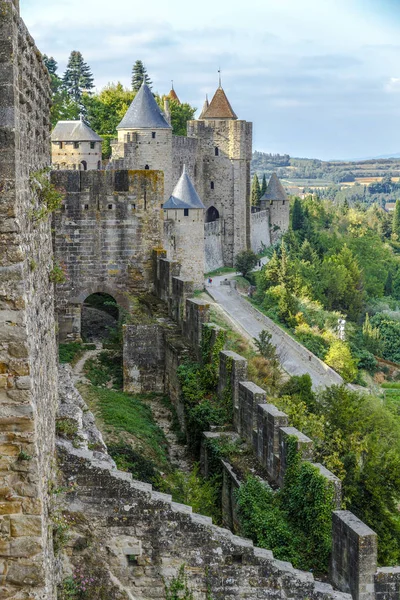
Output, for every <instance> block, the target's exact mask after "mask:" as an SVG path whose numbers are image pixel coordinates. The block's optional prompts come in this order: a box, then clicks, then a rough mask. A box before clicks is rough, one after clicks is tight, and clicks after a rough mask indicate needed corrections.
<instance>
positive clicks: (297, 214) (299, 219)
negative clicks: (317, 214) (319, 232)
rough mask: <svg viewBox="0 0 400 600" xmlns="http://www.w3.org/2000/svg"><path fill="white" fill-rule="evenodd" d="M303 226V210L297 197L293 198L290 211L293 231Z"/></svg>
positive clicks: (299, 229)
mask: <svg viewBox="0 0 400 600" xmlns="http://www.w3.org/2000/svg"><path fill="white" fill-rule="evenodd" d="M303 227H304V212H303V207H302V206H301V202H300V199H299V198H295V199H294V203H293V213H292V229H293V231H301V230H302V229H303Z"/></svg>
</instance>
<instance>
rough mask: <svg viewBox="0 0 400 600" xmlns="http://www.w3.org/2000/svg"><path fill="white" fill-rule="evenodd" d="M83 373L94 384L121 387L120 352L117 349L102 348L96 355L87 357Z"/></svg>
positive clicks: (121, 368)
mask: <svg viewBox="0 0 400 600" xmlns="http://www.w3.org/2000/svg"><path fill="white" fill-rule="evenodd" d="M84 370H85V375H86V377H87V378H88V379H89V381H90V382H91V383H92V384H93V385H95V386H100V387H101V386H107V385H108V384H111V386H112V387H113V388H115V389H120V390H121V389H122V387H123V383H124V382H123V366H122V354H121V351H119V350H103V351H102V352H100V354H99V355H98V356H95V357H94V358H89V359H88V360H87V361H86V363H85V367H84Z"/></svg>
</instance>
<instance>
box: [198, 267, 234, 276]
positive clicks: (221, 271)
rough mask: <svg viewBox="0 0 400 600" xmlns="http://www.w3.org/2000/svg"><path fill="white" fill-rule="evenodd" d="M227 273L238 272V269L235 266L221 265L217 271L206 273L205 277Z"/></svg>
mask: <svg viewBox="0 0 400 600" xmlns="http://www.w3.org/2000/svg"><path fill="white" fill-rule="evenodd" d="M225 273H236V269H234V268H233V267H220V268H219V269H215V271H210V272H209V273H205V275H204V277H218V275H224V274H225Z"/></svg>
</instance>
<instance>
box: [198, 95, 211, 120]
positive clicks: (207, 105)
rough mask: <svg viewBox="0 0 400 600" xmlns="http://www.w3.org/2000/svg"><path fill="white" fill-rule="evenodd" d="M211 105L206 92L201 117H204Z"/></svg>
mask: <svg viewBox="0 0 400 600" xmlns="http://www.w3.org/2000/svg"><path fill="white" fill-rule="evenodd" d="M209 106H210V103H209V101H208V96H207V94H206V99H205V100H204V104H203V109H202V111H201V113H200V116H199V119H203V118H204V115H205V114H206V112H207V110H208V107H209Z"/></svg>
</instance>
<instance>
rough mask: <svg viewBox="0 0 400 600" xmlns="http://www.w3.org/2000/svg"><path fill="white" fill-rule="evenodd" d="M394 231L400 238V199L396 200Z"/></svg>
mask: <svg viewBox="0 0 400 600" xmlns="http://www.w3.org/2000/svg"><path fill="white" fill-rule="evenodd" d="M392 232H393V233H395V234H396V235H397V238H398V239H399V238H400V200H396V207H395V209H394V213H393V226H392Z"/></svg>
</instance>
